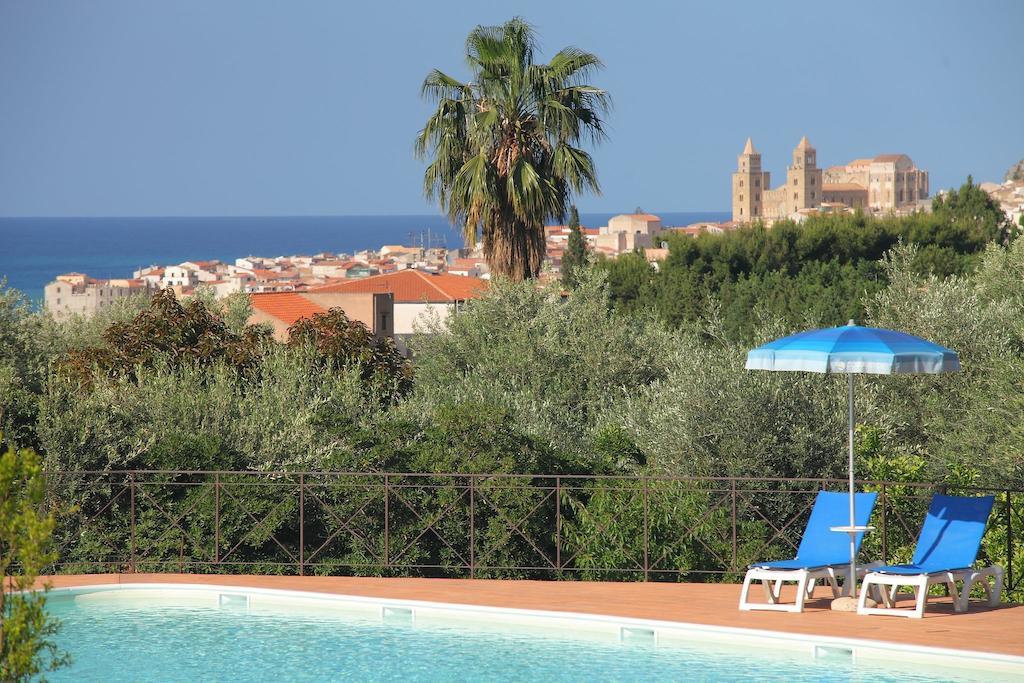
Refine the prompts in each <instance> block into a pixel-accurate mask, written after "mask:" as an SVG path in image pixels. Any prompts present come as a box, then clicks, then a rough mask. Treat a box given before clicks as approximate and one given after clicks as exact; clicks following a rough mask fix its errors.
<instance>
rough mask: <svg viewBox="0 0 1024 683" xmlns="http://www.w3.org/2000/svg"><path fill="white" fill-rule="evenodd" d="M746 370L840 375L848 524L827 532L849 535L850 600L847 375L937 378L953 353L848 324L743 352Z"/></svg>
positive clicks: (853, 554) (953, 360) (950, 366)
mask: <svg viewBox="0 0 1024 683" xmlns="http://www.w3.org/2000/svg"><path fill="white" fill-rule="evenodd" d="M746 368H747V370H782V371H802V372H820V373H844V374H846V376H847V380H848V381H847V384H848V394H849V396H848V401H849V407H848V411H847V412H848V417H849V476H850V482H849V483H850V525H849V526H848V527H835V528H834V529H833V530H834V531H838V532H845V533H848V534H849V535H850V585H851V589H850V595H855V594H856V581H855V580H854V579H855V577H856V575H857V574H856V568H857V546H856V542H855V540H856V536H857V534H858V533H863V532H864V531H866V530H867V528H865V527H858V526H857V525H856V521H855V518H854V481H853V430H854V415H853V376H854V375H855V374H868V375H898V374H916V373H924V374H937V373H940V372H956V371H958V370H959V369H960V359H959V358H958V357H957V355H956V352H955V351H951V350H949V349H947V348H945V347H943V346H939V345H938V344H933V343H932V342H930V341H927V340H925V339H921V338H920V337H915V336H913V335H910V334H906V333H904V332H896V331H894V330H884V329H880V328H875V327H861V326H859V325H855V324H854V322H853V321H852V320H851V321H850V322H849V324H847V325H844V326H842V327H831V328H828V329H823V330H809V331H807V332H799V333H797V334H794V335H790V336H789V337H783V338H782V339H776V340H775V341H773V342H769V343H767V344H765V345H763V346H759V347H757V348H756V349H753V350H752V351H750V352H749V353H747V364H746Z"/></svg>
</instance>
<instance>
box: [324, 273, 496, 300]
mask: <svg viewBox="0 0 1024 683" xmlns="http://www.w3.org/2000/svg"><path fill="white" fill-rule="evenodd" d="M486 287H487V283H486V281H484V280H481V279H480V278H476V277H464V276H462V275H451V274H449V273H437V274H431V273H424V272H422V271H419V270H411V269H407V270H399V271H397V272H395V273H386V274H383V275H371V276H370V277H365V278H360V279H358V280H348V281H345V282H338V283H334V284H329V285H324V286H322V287H315V288H313V289H312V290H311V291H314V292H343V293H344V292H373V293H378V292H379V293H391V294H393V295H394V297H395V303H422V302H432V303H436V302H445V303H449V302H453V301H464V300H465V299H473V298H476V297H478V296H480V293H481V292H482V291H483V290H484V289H486Z"/></svg>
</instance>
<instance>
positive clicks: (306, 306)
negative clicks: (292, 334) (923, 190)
mask: <svg viewBox="0 0 1024 683" xmlns="http://www.w3.org/2000/svg"><path fill="white" fill-rule="evenodd" d="M249 301H251V302H252V307H253V309H255V310H257V311H260V312H261V313H266V314H267V315H269V316H271V317H273V318H277V319H278V320H280V321H281V322H283V323H284V324H285V325H288V326H289V327H290V326H291V325H292V324H293V323H294V322H295V321H296V320H299V319H300V318H308V317H310V316H312V315H314V314H316V313H324V312H326V309H324V308H322V307H321V306H317V305H316V304H315V303H313V302H312V301H310V300H309V299H307V298H306V297H304V296H302V295H301V294H296V293H295V292H271V293H263V294H250V295H249Z"/></svg>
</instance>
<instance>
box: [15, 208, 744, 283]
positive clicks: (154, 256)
mask: <svg viewBox="0 0 1024 683" xmlns="http://www.w3.org/2000/svg"><path fill="white" fill-rule="evenodd" d="M657 213H658V215H659V216H661V218H662V222H663V224H664V225H665V226H675V225H688V224H690V223H695V222H699V221H725V220H728V219H729V217H730V213H729V212H726V211H681V212H671V211H669V212H657ZM614 215H615V213H586V214H582V215H581V222H582V223H583V224H584V225H586V226H600V225H604V224H606V223H607V221H608V219H609V218H611V217H612V216H614ZM428 238H429V240H430V241H431V242H432V244H434V245H436V246H441V245H444V246H448V247H459V246H462V237H461V235H460V234H459V233H458V232H457V231H456V230H454V229H453V228H452V227H451V226H450V225H449V224H448V221H447V219H445V218H444V217H443V216H437V215H424V216H294V217H292V216H272V217H235V216H231V217H136V218H130V217H114V218H95V217H88V218H85V217H83V218H0V278H6V279H7V285H8V286H9V287H13V288H16V289H19V290H21V291H22V292H24V293H25V294H26V295H27V296H28V297H29V298H31V299H33V300H35V301H39V300H41V299H42V296H43V287H44V286H45V285H46V283H47V282H50V281H51V280H53V278H54V277H55V276H56V275H58V274H60V273H65V272H70V271H78V272H84V273H88V274H89V275H91V276H94V277H100V278H114V277H130V276H131V273H132V271H133V270H135V269H137V268H139V267H142V266H147V265H151V264H154V263H180V262H183V261H188V260H194V259H222V260H225V261H228V262H233V261H234V259H236V258H240V257H243V256H248V255H260V256H279V255H284V254H300V253H308V254H313V253H317V252H322V251H332V252H349V253H351V252H354V251H358V250H361V249H378V248H380V247H381V246H382V245H384V244H413V243H425V242H426V241H427V240H428Z"/></svg>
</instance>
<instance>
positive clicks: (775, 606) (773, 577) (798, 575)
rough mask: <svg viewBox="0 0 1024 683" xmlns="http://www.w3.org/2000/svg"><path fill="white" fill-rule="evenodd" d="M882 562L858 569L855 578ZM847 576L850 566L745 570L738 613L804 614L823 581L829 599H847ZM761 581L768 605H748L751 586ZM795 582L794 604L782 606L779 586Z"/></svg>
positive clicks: (848, 582) (862, 575)
mask: <svg viewBox="0 0 1024 683" xmlns="http://www.w3.org/2000/svg"><path fill="white" fill-rule="evenodd" d="M881 564H882V563H881V562H872V563H870V564H866V565H857V578H858V579H860V578H863V577H864V576H865V575H866V574H867V573H868V572H869V571H870V570H872V569H874V568H875V567H878V566H880V565H881ZM849 575H850V567H849V565H841V566H840V565H835V566H831V567H819V568H816V569H772V568H769V567H752V568H751V569H748V570H747V575H746V576H745V577H744V578H743V589H742V592H741V593H740V609H741V610H743V611H750V610H773V611H776V612H803V611H804V602H805V601H806V600H807V598H809V597H811V596H812V595H813V594H814V587H815V585H817V582H818V581H824V582H826V583H827V584H828V586H829V587H830V588H831V589H832V597H833V598H838V597H839V596H840V595H849V591H850V586H851V585H852V583H851V582H850V581H849V580H848V579H849ZM840 578H842V579H843V586H842V588H841V589H840V587H839V584H838V579H840ZM753 581H760V582H761V586H762V588H764V597H765V600H766V601H767V602H751V601H750V587H751V582H753ZM787 581H788V582H796V601H795V602H793V603H783V602H781V596H782V584H783V583H785V582H787Z"/></svg>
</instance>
